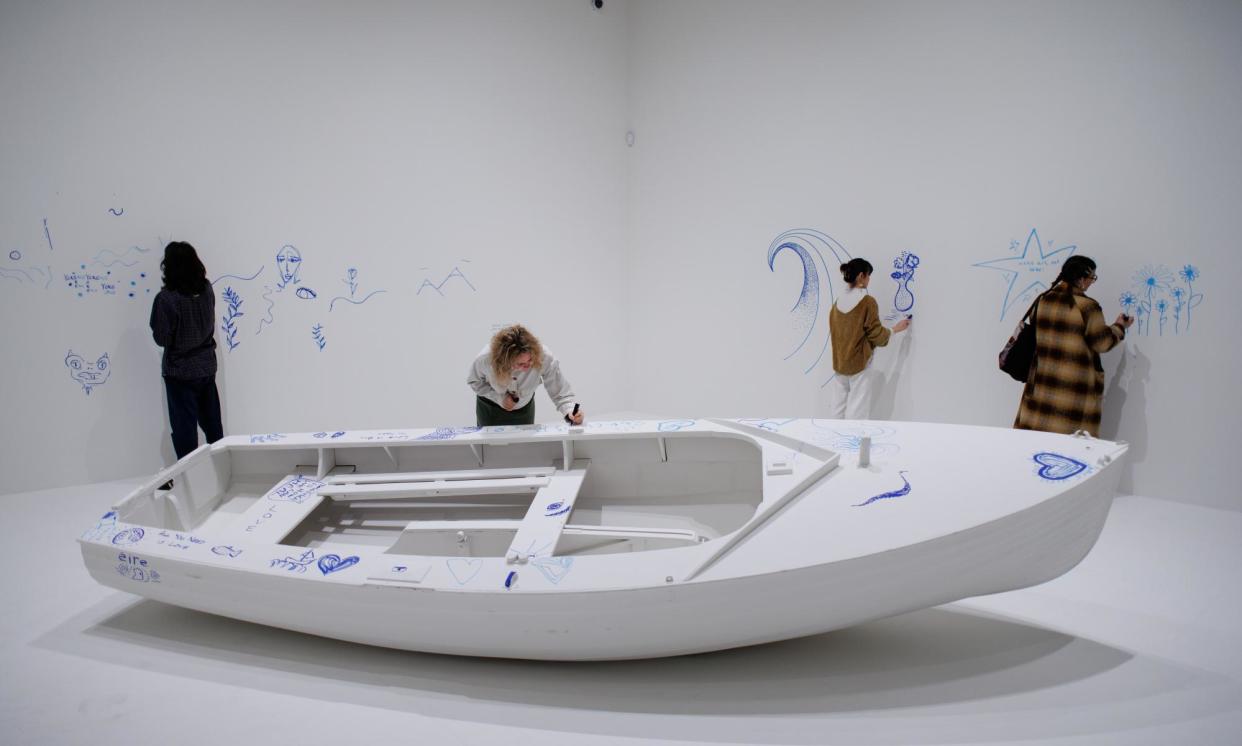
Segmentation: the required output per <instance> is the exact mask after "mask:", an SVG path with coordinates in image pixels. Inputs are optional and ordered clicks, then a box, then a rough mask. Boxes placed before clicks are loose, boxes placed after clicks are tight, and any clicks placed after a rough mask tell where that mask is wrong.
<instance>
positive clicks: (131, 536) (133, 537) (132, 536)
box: [112, 526, 146, 547]
mask: <svg viewBox="0 0 1242 746" xmlns="http://www.w3.org/2000/svg"><path fill="white" fill-rule="evenodd" d="M145 533H146V532H145V531H143V530H142V529H141V528H139V527H137V526H134V527H131V528H127V529H125V530H123V531H120V532H118V533H117V535H116V536H113V537H112V543H113V544H115V545H117V546H118V547H119V546H124V545H126V544H137V543H138V542H140V541H142V537H143V534H145Z"/></svg>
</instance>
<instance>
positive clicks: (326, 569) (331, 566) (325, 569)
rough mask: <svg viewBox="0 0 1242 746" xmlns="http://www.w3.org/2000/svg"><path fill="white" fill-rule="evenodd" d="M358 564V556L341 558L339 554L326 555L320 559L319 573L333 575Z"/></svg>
mask: <svg viewBox="0 0 1242 746" xmlns="http://www.w3.org/2000/svg"><path fill="white" fill-rule="evenodd" d="M356 564H358V555H356V554H355V555H351V556H349V557H345V558H344V559H342V558H341V556H340V555H339V554H325V555H324V556H322V557H320V558H319V572H321V573H323V574H324V575H331V574H332V573H334V572H340V571H341V570H345V569H348V568H350V567H353V566H354V565H356Z"/></svg>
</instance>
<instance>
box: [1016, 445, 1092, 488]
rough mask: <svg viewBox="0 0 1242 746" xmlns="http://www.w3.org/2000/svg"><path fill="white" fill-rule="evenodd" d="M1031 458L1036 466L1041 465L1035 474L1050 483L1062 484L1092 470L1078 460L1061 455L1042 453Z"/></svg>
mask: <svg viewBox="0 0 1242 746" xmlns="http://www.w3.org/2000/svg"><path fill="white" fill-rule="evenodd" d="M1031 458H1032V460H1034V461H1035V463H1036V464H1038V465H1039V468H1038V469H1036V470H1035V473H1036V474H1037V475H1039V477H1040V478H1041V479H1046V480H1048V481H1050V482H1060V481H1063V480H1066V479H1070V478H1071V477H1076V476H1078V475H1079V474H1082V473H1083V472H1086V471H1089V470H1090V469H1091V467H1089V466H1087V465H1086V464H1084V463H1083V462H1081V461H1079V460H1078V459H1074V458H1070V457H1069V456H1063V455H1061V454H1059V453H1051V452H1048V451H1041V452H1040V453H1036V454H1035V455H1034V456H1032V457H1031Z"/></svg>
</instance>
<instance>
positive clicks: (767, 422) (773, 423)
mask: <svg viewBox="0 0 1242 746" xmlns="http://www.w3.org/2000/svg"><path fill="white" fill-rule="evenodd" d="M795 419H797V418H796V417H786V418H784V419H775V418H772V417H741V418H738V419H736V420H734V422H737V423H740V424H743V425H750V426H751V427H757V428H759V429H761V430H767V431H769V432H773V433H779V432H780V431H781V428H782V427H784V426H785V425H788V424H789V423H791V422H793V421H794V420H795Z"/></svg>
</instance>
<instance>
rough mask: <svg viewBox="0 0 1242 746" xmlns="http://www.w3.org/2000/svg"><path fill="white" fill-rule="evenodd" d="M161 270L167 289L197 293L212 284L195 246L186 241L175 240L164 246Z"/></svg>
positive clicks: (188, 293)
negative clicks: (208, 280)
mask: <svg viewBox="0 0 1242 746" xmlns="http://www.w3.org/2000/svg"><path fill="white" fill-rule="evenodd" d="M160 271H161V272H163V273H164V289H165V290H175V291H177V292H179V293H184V294H186V295H197V294H199V293H201V292H203V291H204V290H206V289H207V288H208V287H209V286H210V283H208V282H207V268H206V267H204V266H203V263H202V262H201V261H200V260H199V258H198V253H197V252H195V251H194V247H193V246H191V245H190V244H188V243H186V242H185V241H173V242H172V243H170V244H168V245H167V246H165V247H164V260H163V261H161V262H160Z"/></svg>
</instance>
